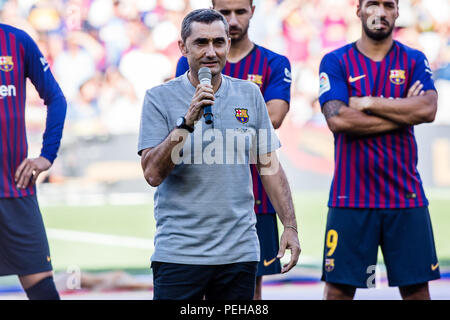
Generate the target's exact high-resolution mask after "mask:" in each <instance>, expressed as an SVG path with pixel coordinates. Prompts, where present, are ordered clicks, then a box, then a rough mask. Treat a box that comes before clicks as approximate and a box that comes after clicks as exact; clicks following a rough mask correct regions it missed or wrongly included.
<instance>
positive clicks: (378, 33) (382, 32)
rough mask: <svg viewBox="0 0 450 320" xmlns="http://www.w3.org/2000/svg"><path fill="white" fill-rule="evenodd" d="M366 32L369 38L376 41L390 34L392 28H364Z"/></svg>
mask: <svg viewBox="0 0 450 320" xmlns="http://www.w3.org/2000/svg"><path fill="white" fill-rule="evenodd" d="M366 33H367V35H368V36H369V38H371V39H373V40H376V41H381V40H384V39H386V38H388V37H389V36H390V35H391V33H392V30H391V29H375V30H366Z"/></svg>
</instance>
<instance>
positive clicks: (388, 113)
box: [364, 91, 437, 125]
mask: <svg viewBox="0 0 450 320" xmlns="http://www.w3.org/2000/svg"><path fill="white" fill-rule="evenodd" d="M436 106H437V97H436V93H435V92H434V91H431V92H427V94H426V95H423V96H414V97H409V98H404V99H386V98H377V97H371V98H369V99H368V104H367V107H366V108H365V109H364V110H365V111H370V112H371V113H373V114H375V115H379V116H381V117H384V118H387V119H389V120H392V121H394V122H397V123H401V124H404V125H417V124H421V123H426V122H432V121H433V120H434V117H435V115H436V109H437V108H436Z"/></svg>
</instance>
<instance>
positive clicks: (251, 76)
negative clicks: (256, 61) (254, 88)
mask: <svg viewBox="0 0 450 320" xmlns="http://www.w3.org/2000/svg"><path fill="white" fill-rule="evenodd" d="M247 80H248V81H251V82H253V83H256V84H257V85H258V86H260V87H261V86H262V76H261V75H259V74H249V75H248V76H247Z"/></svg>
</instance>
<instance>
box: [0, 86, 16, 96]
mask: <svg viewBox="0 0 450 320" xmlns="http://www.w3.org/2000/svg"><path fill="white" fill-rule="evenodd" d="M15 96H16V87H15V86H13V85H12V84H10V85H4V84H3V85H0V99H3V98H5V97H15Z"/></svg>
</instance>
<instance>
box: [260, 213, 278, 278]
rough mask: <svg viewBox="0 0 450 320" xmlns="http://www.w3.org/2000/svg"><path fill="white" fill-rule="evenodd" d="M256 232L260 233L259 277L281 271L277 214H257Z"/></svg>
mask: <svg viewBox="0 0 450 320" xmlns="http://www.w3.org/2000/svg"><path fill="white" fill-rule="evenodd" d="M256 232H257V233H258V239H259V247H260V251H261V259H260V261H259V263H258V271H257V273H256V275H257V276H258V277H260V276H264V275H269V274H277V273H281V263H280V260H279V259H277V258H276V257H277V254H278V250H279V240H278V226H277V216H276V214H257V215H256Z"/></svg>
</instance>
